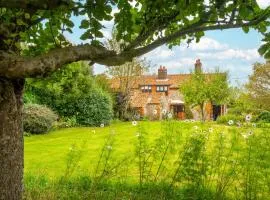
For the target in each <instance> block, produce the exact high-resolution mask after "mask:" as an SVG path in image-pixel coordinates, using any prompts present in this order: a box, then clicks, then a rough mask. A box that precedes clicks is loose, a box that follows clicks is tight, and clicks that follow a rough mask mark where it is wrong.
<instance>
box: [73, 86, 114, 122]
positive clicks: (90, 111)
mask: <svg viewBox="0 0 270 200" xmlns="http://www.w3.org/2000/svg"><path fill="white" fill-rule="evenodd" d="M76 104H77V106H76V108H77V113H76V119H77V123H79V124H82V125H90V126H99V125H100V124H109V123H110V120H111V119H112V116H113V112H112V101H111V98H110V96H109V95H108V94H106V93H104V92H102V91H95V92H94V91H93V92H91V93H90V94H87V95H85V96H84V97H82V98H79V99H77V101H76Z"/></svg>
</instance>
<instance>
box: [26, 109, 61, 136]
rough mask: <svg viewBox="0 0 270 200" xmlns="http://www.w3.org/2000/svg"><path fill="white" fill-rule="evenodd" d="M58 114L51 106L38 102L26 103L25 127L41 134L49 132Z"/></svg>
mask: <svg viewBox="0 0 270 200" xmlns="http://www.w3.org/2000/svg"><path fill="white" fill-rule="evenodd" d="M56 120H57V115H56V114H55V113H54V112H53V111H52V110H51V109H49V108H47V107H46V106H43V105H38V104H26V105H25V107H24V110H23V129H24V131H25V132H29V133H34V134H41V133H46V132H48V131H49V130H50V129H51V128H52V126H53V123H54V122H56Z"/></svg>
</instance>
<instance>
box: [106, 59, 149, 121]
mask: <svg viewBox="0 0 270 200" xmlns="http://www.w3.org/2000/svg"><path fill="white" fill-rule="evenodd" d="M148 68H149V67H148V66H147V63H146V62H145V60H140V59H137V58H134V59H133V60H132V61H131V62H127V63H125V64H123V65H120V66H115V67H108V70H107V73H108V74H109V75H110V76H111V77H112V78H114V79H116V80H117V81H118V82H119V88H118V90H117V91H116V93H115V94H116V98H115V100H116V102H115V109H114V110H115V112H116V115H117V116H118V117H119V118H120V119H125V118H126V117H127V111H128V109H129V105H130V99H131V95H132V90H131V89H132V87H133V86H134V84H135V82H136V80H137V78H138V77H139V76H141V75H143V74H144V72H146V71H147V70H148Z"/></svg>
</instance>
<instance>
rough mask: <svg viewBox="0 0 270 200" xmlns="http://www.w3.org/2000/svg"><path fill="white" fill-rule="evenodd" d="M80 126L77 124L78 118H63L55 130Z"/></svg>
mask: <svg viewBox="0 0 270 200" xmlns="http://www.w3.org/2000/svg"><path fill="white" fill-rule="evenodd" d="M78 125H79V124H78V123H77V120H76V117H75V116H73V117H62V118H60V120H59V121H58V122H57V123H56V124H55V125H54V128H56V129H57V128H71V127H76V126H78Z"/></svg>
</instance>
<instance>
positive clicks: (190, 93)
mask: <svg viewBox="0 0 270 200" xmlns="http://www.w3.org/2000/svg"><path fill="white" fill-rule="evenodd" d="M180 92H181V93H182V94H183V95H184V99H185V102H187V104H189V105H191V106H192V107H194V106H200V109H201V119H202V121H204V118H205V108H204V107H205V104H206V103H207V102H211V103H216V104H222V103H224V102H226V99H227V97H228V95H229V87H228V82H227V74H226V73H221V72H219V71H218V70H216V72H215V73H213V74H204V73H202V72H200V71H195V72H193V73H192V74H191V78H190V79H188V80H186V81H185V82H184V83H182V84H181V85H180Z"/></svg>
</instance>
